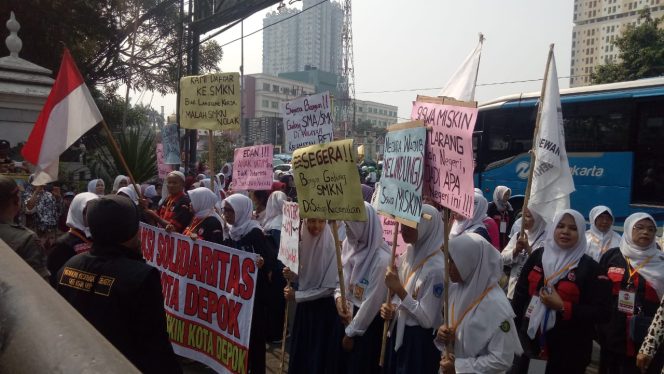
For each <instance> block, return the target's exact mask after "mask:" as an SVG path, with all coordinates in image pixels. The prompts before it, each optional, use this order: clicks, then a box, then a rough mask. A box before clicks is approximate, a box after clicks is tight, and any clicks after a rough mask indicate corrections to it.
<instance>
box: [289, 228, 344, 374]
mask: <svg viewBox="0 0 664 374" xmlns="http://www.w3.org/2000/svg"><path fill="white" fill-rule="evenodd" d="M301 232H302V234H301V240H300V245H299V251H298V256H299V257H298V258H299V263H298V265H299V269H298V272H297V274H295V273H294V272H292V271H291V270H290V269H289V268H284V271H283V274H284V277H286V278H287V279H290V280H291V281H292V282H295V283H297V290H295V289H294V288H293V287H286V288H284V297H285V298H286V299H287V300H291V301H295V303H296V309H295V322H294V324H293V335H292V337H291V341H290V351H289V354H290V358H289V368H288V372H289V373H290V374H298V373H304V374H306V373H333V372H336V371H335V369H334V368H336V365H337V360H338V358H339V357H338V349H337V347H338V342H336V341H334V340H333V339H330V337H331V336H334V334H335V329H336V328H337V326H339V325H340V324H341V322H340V321H339V317H338V316H337V312H336V308H335V306H334V296H333V295H334V290H335V289H336V288H337V285H338V283H339V278H338V276H337V265H336V256H335V253H336V249H335V248H334V238H333V236H332V230H330V227H329V226H328V225H327V224H326V222H325V220H321V219H315V218H308V219H306V220H304V224H303V229H302V231H301Z"/></svg>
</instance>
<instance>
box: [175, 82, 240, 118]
mask: <svg viewBox="0 0 664 374" xmlns="http://www.w3.org/2000/svg"><path fill="white" fill-rule="evenodd" d="M180 127H182V128H185V129H201V130H212V131H239V130H240V74H239V73H216V74H208V75H197V76H189V77H183V78H181V79H180Z"/></svg>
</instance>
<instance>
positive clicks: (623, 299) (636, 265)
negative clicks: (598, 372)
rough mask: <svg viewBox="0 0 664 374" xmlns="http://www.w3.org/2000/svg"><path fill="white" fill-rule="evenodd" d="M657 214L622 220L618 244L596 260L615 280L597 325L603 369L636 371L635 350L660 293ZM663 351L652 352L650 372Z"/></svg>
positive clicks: (663, 362) (663, 258)
mask: <svg viewBox="0 0 664 374" xmlns="http://www.w3.org/2000/svg"><path fill="white" fill-rule="evenodd" d="M656 232H657V226H656V225H655V220H654V219H653V218H652V216H650V215H649V214H646V213H635V214H632V215H631V216H629V217H627V219H626V220H625V226H624V232H623V235H622V238H621V240H620V244H619V246H618V248H613V249H609V250H608V251H607V252H606V253H604V255H603V256H602V258H601V260H600V267H601V268H602V270H604V271H605V272H606V274H607V276H608V277H609V279H610V280H611V283H612V284H613V288H612V291H613V293H612V296H611V297H610V302H611V309H610V312H609V315H610V321H609V323H607V324H605V325H603V326H600V335H599V336H600V344H601V346H602V351H601V353H600V368H601V369H604V368H607V371H606V372H607V373H632V372H634V373H636V372H639V370H638V369H637V367H636V362H635V360H636V357H635V356H636V353H637V352H638V350H639V347H640V346H641V345H642V343H643V339H644V337H645V336H646V334H647V329H648V326H649V325H650V323H651V322H652V320H653V317H654V316H655V314H656V312H657V308H658V307H659V305H660V301H661V300H662V296H664V254H662V252H660V251H659V250H658V249H657V245H656V244H655V234H656ZM662 366H664V352H661V350H660V352H658V354H656V355H654V359H653V362H652V363H651V365H650V367H649V369H648V371H647V372H648V373H659V372H660V371H661V370H662Z"/></svg>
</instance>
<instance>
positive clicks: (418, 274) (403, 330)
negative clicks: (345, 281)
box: [381, 204, 445, 374]
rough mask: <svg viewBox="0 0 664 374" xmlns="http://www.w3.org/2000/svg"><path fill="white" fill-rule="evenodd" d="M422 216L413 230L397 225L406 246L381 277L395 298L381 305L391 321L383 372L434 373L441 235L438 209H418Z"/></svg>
mask: <svg viewBox="0 0 664 374" xmlns="http://www.w3.org/2000/svg"><path fill="white" fill-rule="evenodd" d="M422 216H423V217H422V219H421V221H420V223H419V224H418V225H417V229H413V228H410V227H408V226H405V225H402V226H401V236H402V237H403V240H404V242H406V243H408V247H407V249H406V252H405V253H404V255H403V256H402V257H401V258H400V259H401V260H402V261H401V263H400V264H399V266H398V267H397V268H396V269H394V268H392V267H390V268H389V270H388V271H387V274H386V275H385V284H386V285H387V287H388V288H389V289H390V290H391V291H392V293H393V295H395V296H394V298H393V299H392V303H390V304H383V306H382V307H381V316H382V317H383V318H385V319H389V320H392V322H391V325H390V326H391V329H390V338H389V340H388V343H387V349H386V357H387V358H386V361H385V362H386V365H387V370H386V371H385V372H386V373H403V374H406V373H422V374H425V373H432V374H434V373H438V359H439V357H440V352H439V351H438V349H437V348H436V345H435V344H434V342H433V337H434V336H435V333H436V328H438V326H440V324H441V322H442V314H441V311H442V308H443V274H444V272H445V256H444V255H443V252H442V251H441V246H442V245H443V240H444V237H445V233H444V226H443V224H442V221H443V219H442V215H441V214H440V212H438V210H436V208H434V207H433V206H431V205H427V204H424V205H422ZM402 282H403V283H402ZM395 314H396V320H394V317H395Z"/></svg>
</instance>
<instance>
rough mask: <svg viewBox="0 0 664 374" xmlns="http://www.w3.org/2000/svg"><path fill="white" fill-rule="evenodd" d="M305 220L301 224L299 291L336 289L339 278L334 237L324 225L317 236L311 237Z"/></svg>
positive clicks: (328, 227)
mask: <svg viewBox="0 0 664 374" xmlns="http://www.w3.org/2000/svg"><path fill="white" fill-rule="evenodd" d="M306 222H307V221H306V220H305V221H303V222H302V229H301V235H302V236H301V237H302V240H301V241H300V247H299V269H298V273H297V275H298V282H299V290H301V291H305V290H310V289H314V288H332V289H333V288H336V287H337V283H338V282H339V278H338V276H337V267H336V264H334V263H333V262H334V261H335V258H336V249H335V248H334V237H333V236H332V230H331V229H330V225H328V224H325V225H324V227H323V231H322V232H321V233H320V234H319V235H318V236H313V235H311V233H310V232H309V230H308V229H307V225H306Z"/></svg>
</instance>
